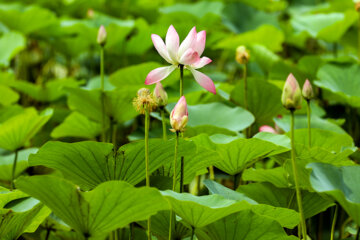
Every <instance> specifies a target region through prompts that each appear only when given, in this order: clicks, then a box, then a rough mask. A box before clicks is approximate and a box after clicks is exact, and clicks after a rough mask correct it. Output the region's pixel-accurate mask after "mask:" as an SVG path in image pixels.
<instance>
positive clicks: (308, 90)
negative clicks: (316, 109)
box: [302, 79, 314, 100]
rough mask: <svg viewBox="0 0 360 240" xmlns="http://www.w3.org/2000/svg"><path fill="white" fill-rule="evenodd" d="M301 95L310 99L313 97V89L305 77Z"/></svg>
mask: <svg viewBox="0 0 360 240" xmlns="http://www.w3.org/2000/svg"><path fill="white" fill-rule="evenodd" d="M302 95H303V97H304V98H305V99H306V100H310V99H312V98H313V97H314V91H313V88H312V86H311V83H310V81H309V80H308V79H306V81H305V83H304V86H303V89H302Z"/></svg>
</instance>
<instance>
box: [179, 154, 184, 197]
mask: <svg viewBox="0 0 360 240" xmlns="http://www.w3.org/2000/svg"><path fill="white" fill-rule="evenodd" d="M183 191H184V157H181V161H180V193H182V192H183Z"/></svg>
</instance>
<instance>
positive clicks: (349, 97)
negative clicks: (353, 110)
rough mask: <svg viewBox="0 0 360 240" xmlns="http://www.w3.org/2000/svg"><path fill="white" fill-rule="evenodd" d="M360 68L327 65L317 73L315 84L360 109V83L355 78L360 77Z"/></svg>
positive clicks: (357, 66)
mask: <svg viewBox="0 0 360 240" xmlns="http://www.w3.org/2000/svg"><path fill="white" fill-rule="evenodd" d="M359 74H360V66H359V65H358V64H354V65H345V66H341V65H333V64H326V65H324V66H323V67H321V68H320V69H319V71H318V73H317V77H318V79H319V80H318V81H315V84H316V85H317V86H319V87H321V88H325V89H327V90H329V91H331V92H332V93H335V94H336V95H337V96H339V97H341V98H342V99H344V100H345V101H346V102H347V103H348V104H350V105H351V106H353V107H360V93H359V91H358V89H359V88H360V81H357V80H356V79H355V78H354V76H359Z"/></svg>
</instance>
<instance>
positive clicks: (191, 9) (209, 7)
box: [159, 1, 224, 18]
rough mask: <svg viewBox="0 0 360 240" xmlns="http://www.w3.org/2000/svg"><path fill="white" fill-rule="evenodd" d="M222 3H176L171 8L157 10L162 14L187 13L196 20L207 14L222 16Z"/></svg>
mask: <svg viewBox="0 0 360 240" xmlns="http://www.w3.org/2000/svg"><path fill="white" fill-rule="evenodd" d="M223 7H224V4H223V3H222V2H208V1H201V2H197V3H177V4H173V5H172V6H168V7H162V8H160V9H159V11H160V13H162V14H173V13H179V12H180V13H189V14H191V15H193V16H195V17H197V18H202V17H204V16H206V15H208V14H214V15H217V16H222V9H223Z"/></svg>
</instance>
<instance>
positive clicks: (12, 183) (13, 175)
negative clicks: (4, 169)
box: [10, 149, 18, 191]
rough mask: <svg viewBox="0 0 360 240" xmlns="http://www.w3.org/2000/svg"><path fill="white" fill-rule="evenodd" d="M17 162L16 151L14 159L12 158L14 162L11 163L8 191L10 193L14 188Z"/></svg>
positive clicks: (16, 151)
mask: <svg viewBox="0 0 360 240" xmlns="http://www.w3.org/2000/svg"><path fill="white" fill-rule="evenodd" d="M17 160H18V149H16V150H15V157H14V162H13V167H12V173H11V183H10V190H11V191H12V190H13V189H14V188H15V185H14V180H15V173H16V163H17Z"/></svg>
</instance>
